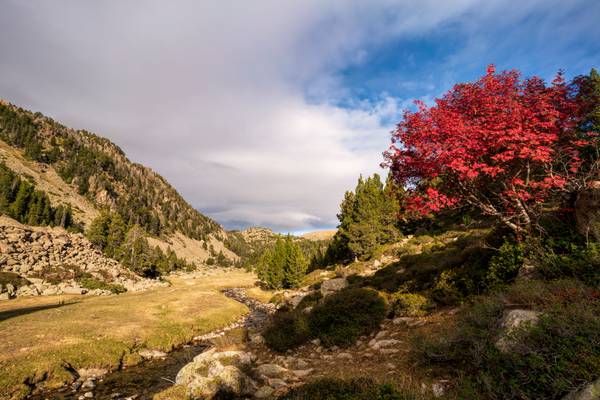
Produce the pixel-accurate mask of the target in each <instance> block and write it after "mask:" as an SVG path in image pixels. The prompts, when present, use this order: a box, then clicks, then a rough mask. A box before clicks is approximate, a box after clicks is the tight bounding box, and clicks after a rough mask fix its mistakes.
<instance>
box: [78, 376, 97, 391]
mask: <svg viewBox="0 0 600 400" xmlns="http://www.w3.org/2000/svg"><path fill="white" fill-rule="evenodd" d="M95 387H96V383H95V382H94V380H93V379H91V378H89V379H86V380H85V381H84V382H83V383H82V384H81V390H90V389H93V388H95Z"/></svg>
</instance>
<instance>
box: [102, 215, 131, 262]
mask: <svg viewBox="0 0 600 400" xmlns="http://www.w3.org/2000/svg"><path fill="white" fill-rule="evenodd" d="M126 232H127V226H126V225H125V222H123V218H121V216H120V215H119V214H117V213H113V214H112V215H111V216H110V223H109V224H108V227H107V230H106V234H107V237H106V254H107V255H108V256H109V257H112V256H113V255H114V254H115V252H116V251H117V249H118V248H119V246H121V245H122V244H123V242H124V241H125V233H126Z"/></svg>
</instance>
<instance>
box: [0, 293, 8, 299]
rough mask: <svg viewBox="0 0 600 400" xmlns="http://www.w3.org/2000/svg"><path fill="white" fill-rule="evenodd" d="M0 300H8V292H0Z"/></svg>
mask: <svg viewBox="0 0 600 400" xmlns="http://www.w3.org/2000/svg"><path fill="white" fill-rule="evenodd" d="M0 300H10V295H9V294H8V292H2V293H0Z"/></svg>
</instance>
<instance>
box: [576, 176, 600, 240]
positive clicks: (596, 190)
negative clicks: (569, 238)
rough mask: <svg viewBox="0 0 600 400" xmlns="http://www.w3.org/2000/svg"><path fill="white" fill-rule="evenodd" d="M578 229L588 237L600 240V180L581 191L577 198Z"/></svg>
mask: <svg viewBox="0 0 600 400" xmlns="http://www.w3.org/2000/svg"><path fill="white" fill-rule="evenodd" d="M575 219H576V220H577V230H578V231H579V233H581V234H582V235H584V236H585V237H587V238H590V239H594V240H596V241H598V240H600V182H598V181H596V182H592V184H590V187H588V188H587V189H584V190H582V191H580V192H579V193H578V195H577V200H575Z"/></svg>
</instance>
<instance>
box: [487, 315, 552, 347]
mask: <svg viewBox="0 0 600 400" xmlns="http://www.w3.org/2000/svg"><path fill="white" fill-rule="evenodd" d="M540 314H541V313H540V312H539V311H533V310H510V311H507V312H505V313H504V316H503V317H502V321H501V322H500V327H501V329H502V333H501V335H500V338H499V339H498V340H497V341H496V347H497V348H498V350H500V351H502V352H505V353H507V352H510V351H512V350H513V349H514V347H515V345H516V343H515V342H514V340H513V338H512V337H511V334H512V333H513V332H514V331H515V330H516V329H517V328H518V327H520V326H523V325H524V324H531V325H535V324H537V322H538V321H539V317H540Z"/></svg>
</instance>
